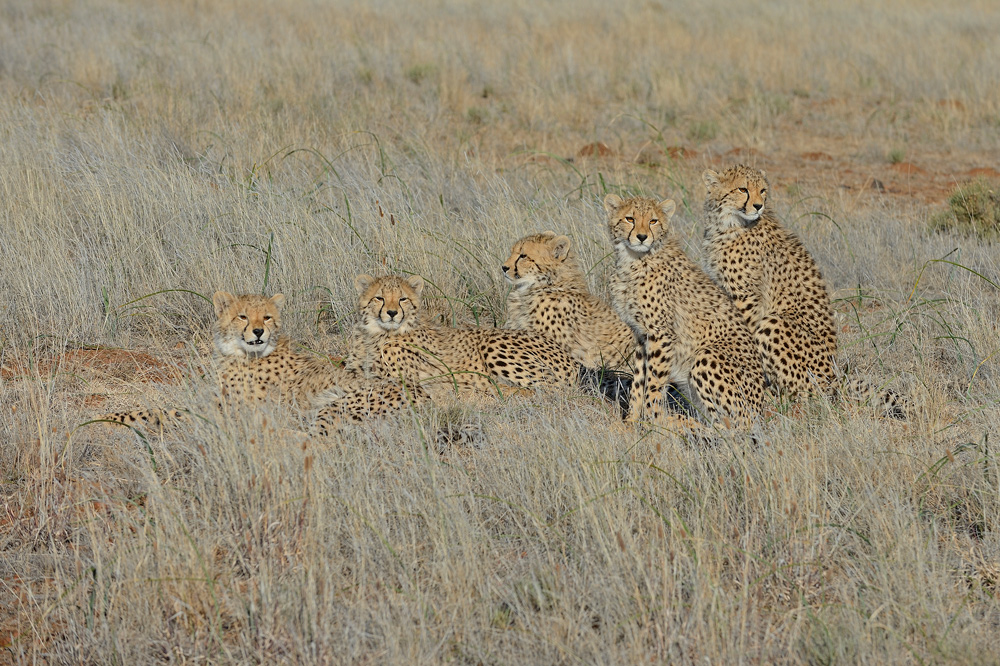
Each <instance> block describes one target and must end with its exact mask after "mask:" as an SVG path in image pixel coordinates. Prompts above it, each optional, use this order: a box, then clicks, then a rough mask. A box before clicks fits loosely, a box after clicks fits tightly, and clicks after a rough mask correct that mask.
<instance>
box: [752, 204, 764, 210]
mask: <svg viewBox="0 0 1000 666" xmlns="http://www.w3.org/2000/svg"><path fill="white" fill-rule="evenodd" d="M753 207H754V209H756V210H760V209H761V208H763V207H764V204H762V203H755V204H754V205H753Z"/></svg>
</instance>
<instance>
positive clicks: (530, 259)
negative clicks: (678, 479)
mask: <svg viewBox="0 0 1000 666" xmlns="http://www.w3.org/2000/svg"><path fill="white" fill-rule="evenodd" d="M569 245H570V241H569V238H567V237H566V236H556V234H555V232H554V231H546V232H543V233H540V234H535V235H533V236H525V237H524V238H522V239H521V240H519V241H517V242H516V243H514V247H513V249H512V250H511V251H510V257H508V258H507V261H505V262H504V263H503V266H501V269H502V270H503V276H504V278H505V279H506V280H507V282H509V283H510V284H512V285H513V286H514V289H517V290H518V291H526V290H528V289H530V288H531V287H533V286H535V285H538V284H550V283H551V282H552V278H553V276H554V275H555V273H556V272H557V271H558V270H559V268H560V267H561V266H562V264H563V262H565V261H566V259H567V258H568V257H569Z"/></svg>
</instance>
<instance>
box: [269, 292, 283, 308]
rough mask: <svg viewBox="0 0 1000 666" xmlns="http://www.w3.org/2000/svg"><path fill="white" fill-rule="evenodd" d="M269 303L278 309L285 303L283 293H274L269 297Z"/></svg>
mask: <svg viewBox="0 0 1000 666" xmlns="http://www.w3.org/2000/svg"><path fill="white" fill-rule="evenodd" d="M271 304H272V305H273V306H274V307H276V308H278V309H279V310H280V309H281V306H283V305H284V304H285V295H284V294H275V295H274V296H272V297H271Z"/></svg>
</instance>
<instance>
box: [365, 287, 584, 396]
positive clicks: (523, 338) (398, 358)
mask: <svg viewBox="0 0 1000 666" xmlns="http://www.w3.org/2000/svg"><path fill="white" fill-rule="evenodd" d="M354 284H355V286H356V287H357V290H358V295H359V300H358V308H359V310H360V312H361V315H362V317H363V321H362V323H361V326H360V328H359V331H358V338H359V339H358V340H357V341H356V343H355V347H356V353H355V354H353V355H352V356H351V357H349V359H348V367H349V368H351V369H352V370H356V371H361V372H364V373H365V374H366V376H379V377H390V378H393V379H398V380H401V381H404V382H407V383H408V384H409V383H414V384H417V383H419V385H420V387H421V388H423V389H425V390H427V392H428V393H430V395H431V396H432V397H433V398H434V399H435V400H436V401H441V400H442V399H443V398H445V396H447V395H448V394H454V393H456V392H457V393H458V394H459V395H460V396H462V397H469V396H471V395H480V396H482V395H488V394H493V395H497V394H498V393H501V387H504V386H511V387H521V388H527V387H532V386H539V385H545V384H548V385H553V386H569V385H572V384H573V382H574V381H575V380H576V379H577V377H578V375H579V372H580V367H579V365H577V363H576V362H575V361H573V359H572V358H571V357H570V355H569V354H568V353H567V352H566V351H565V350H564V349H563V348H562V347H561V346H560V345H559V344H558V343H556V342H554V341H552V340H549V339H548V338H546V337H544V336H542V335H539V334H537V333H532V332H529V331H506V330H498V329H477V328H471V329H455V328H438V327H433V326H427V325H424V324H423V322H422V321H421V318H420V317H421V301H420V296H421V293H422V291H423V287H424V281H423V279H422V278H421V277H419V276H412V277H408V278H404V277H398V276H394V275H390V276H386V277H382V278H379V279H375V278H373V277H372V276H370V275H359V276H358V277H357V279H356V280H355V283H354ZM514 392H518V391H514Z"/></svg>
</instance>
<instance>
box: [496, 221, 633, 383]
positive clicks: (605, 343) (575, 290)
mask: <svg viewBox="0 0 1000 666" xmlns="http://www.w3.org/2000/svg"><path fill="white" fill-rule="evenodd" d="M503 273H504V277H505V278H506V279H507V281H508V282H509V283H510V284H511V285H512V286H513V289H512V290H511V292H510V295H509V296H508V297H507V328H511V329H515V330H527V331H536V332H538V333H541V334H543V335H545V336H546V337H548V338H551V339H553V340H555V341H556V342H559V343H560V344H562V345H563V346H564V347H565V348H566V349H567V350H568V351H569V352H570V354H571V355H572V356H573V358H574V359H576V360H577V361H578V362H579V363H581V364H582V365H583V366H585V367H587V368H594V369H596V368H611V369H613V370H625V371H628V370H629V365H630V363H631V362H632V359H633V357H634V356H635V337H634V336H633V335H632V329H631V328H629V327H628V326H627V325H626V324H625V322H623V321H622V320H621V318H620V317H619V316H618V315H617V314H616V313H615V311H614V310H612V309H611V306H610V305H608V304H607V303H606V302H604V301H603V300H601V299H600V298H598V297H596V296H594V295H593V294H591V293H590V290H589V289H587V282H586V280H585V278H584V274H583V271H582V270H581V269H580V267H579V265H578V264H577V263H576V258H575V257H574V256H573V252H572V250H571V248H570V240H569V238H568V237H566V236H557V235H556V234H555V232H553V231H546V232H544V233H541V234H535V235H532V236H526V237H524V238H522V239H521V240H519V241H517V242H516V243H514V247H513V249H512V250H511V254H510V257H509V258H508V259H507V261H506V262H504V264H503Z"/></svg>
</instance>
